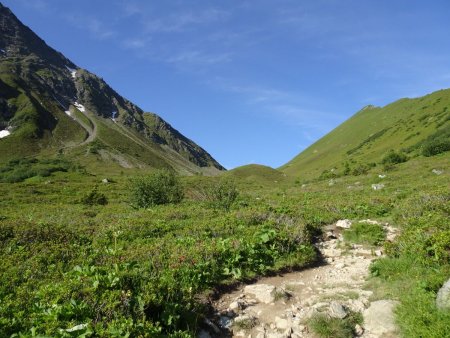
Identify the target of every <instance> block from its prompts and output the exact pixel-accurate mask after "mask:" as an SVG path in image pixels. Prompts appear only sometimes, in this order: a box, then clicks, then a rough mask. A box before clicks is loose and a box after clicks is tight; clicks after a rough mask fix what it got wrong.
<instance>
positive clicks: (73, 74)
mask: <svg viewBox="0 0 450 338" xmlns="http://www.w3.org/2000/svg"><path fill="white" fill-rule="evenodd" d="M66 68H67V70H68V71H69V72H70V75H72V77H73V78H74V79H75V78H76V77H77V70H76V69H73V68H70V67H69V66H66Z"/></svg>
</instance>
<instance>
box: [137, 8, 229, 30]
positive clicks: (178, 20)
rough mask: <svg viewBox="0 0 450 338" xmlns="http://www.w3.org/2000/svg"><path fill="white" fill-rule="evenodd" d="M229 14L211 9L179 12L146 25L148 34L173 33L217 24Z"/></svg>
mask: <svg viewBox="0 0 450 338" xmlns="http://www.w3.org/2000/svg"><path fill="white" fill-rule="evenodd" d="M228 15H229V14H228V12H226V11H224V10H220V9H215V8H210V9H204V10H201V11H195V12H193V11H192V12H186V11H185V12H179V13H174V14H170V15H168V16H165V17H161V18H152V20H147V21H146V22H145V23H144V27H145V30H146V32H149V33H155V32H158V33H173V32H182V31H185V30H187V29H191V28H193V27H198V26H202V25H205V24H209V23H217V22H220V21H223V20H224V19H226V18H227V17H228Z"/></svg>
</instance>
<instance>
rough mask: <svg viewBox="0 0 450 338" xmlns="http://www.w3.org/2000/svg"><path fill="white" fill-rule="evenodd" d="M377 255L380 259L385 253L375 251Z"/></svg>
mask: <svg viewBox="0 0 450 338" xmlns="http://www.w3.org/2000/svg"><path fill="white" fill-rule="evenodd" d="M375 255H376V256H378V257H380V256H383V251H381V250H375Z"/></svg>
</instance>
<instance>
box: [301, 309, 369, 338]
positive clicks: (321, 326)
mask: <svg viewBox="0 0 450 338" xmlns="http://www.w3.org/2000/svg"><path fill="white" fill-rule="evenodd" d="M362 322H363V318H362V315H361V314H360V313H350V314H349V315H348V316H347V317H346V318H344V319H338V318H331V317H329V316H327V315H325V314H321V313H318V314H316V315H314V316H313V317H311V318H310V319H309V321H308V327H309V328H310V329H311V330H312V331H313V332H314V333H315V334H316V335H317V336H318V337H320V338H352V337H354V336H355V335H354V328H355V325H356V324H360V325H361V324H362Z"/></svg>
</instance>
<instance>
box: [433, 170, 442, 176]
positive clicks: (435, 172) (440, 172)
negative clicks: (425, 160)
mask: <svg viewBox="0 0 450 338" xmlns="http://www.w3.org/2000/svg"><path fill="white" fill-rule="evenodd" d="M431 172H432V173H433V174H436V175H441V174H442V173H443V172H444V171H443V170H439V169H433V170H431Z"/></svg>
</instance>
